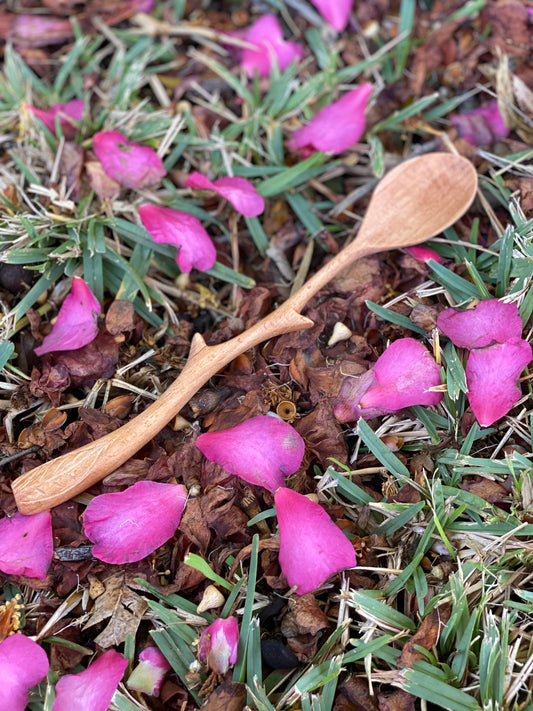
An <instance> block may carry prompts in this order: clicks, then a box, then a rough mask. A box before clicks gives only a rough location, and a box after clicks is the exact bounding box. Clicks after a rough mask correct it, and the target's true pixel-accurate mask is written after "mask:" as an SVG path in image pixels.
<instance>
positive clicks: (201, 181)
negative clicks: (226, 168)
mask: <svg viewBox="0 0 533 711" xmlns="http://www.w3.org/2000/svg"><path fill="white" fill-rule="evenodd" d="M185 185H186V186H187V187H188V188H197V189H198V190H214V191H215V192H216V193H218V194H219V195H221V196H222V197H223V198H226V200H228V202H230V203H231V204H232V205H233V207H234V208H235V209H236V210H237V212H240V213H241V214H242V215H245V216H246V217H257V215H260V214H261V213H262V212H263V210H264V209H265V200H264V198H262V197H261V195H259V193H258V192H257V190H256V189H255V188H254V186H253V185H252V183H250V181H249V180H246V179H245V178H231V177H229V178H219V179H218V180H214V181H211V180H209V179H208V178H206V176H205V175H202V174H201V173H196V172H194V173H191V174H190V175H189V177H188V178H187V180H186V181H185Z"/></svg>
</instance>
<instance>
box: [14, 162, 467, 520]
mask: <svg viewBox="0 0 533 711" xmlns="http://www.w3.org/2000/svg"><path fill="white" fill-rule="evenodd" d="M476 187H477V175H476V171H475V169H474V167H473V166H472V165H471V163H469V162H468V161H467V160H466V159H464V158H461V157H460V156H456V155H452V154H449V153H429V154H427V155H425V156H421V157H418V158H413V159H411V160H408V161H405V162H404V163H402V164H400V165H399V166H397V167H396V168H394V169H393V170H391V171H390V173H388V174H387V175H386V176H385V177H384V178H383V180H382V181H381V182H380V183H379V184H378V186H377V188H376V190H375V191H374V194H373V196H372V199H371V201H370V204H369V206H368V210H367V213H366V216H365V219H364V221H363V222H362V224H361V226H360V228H359V232H358V235H357V239H356V240H354V241H353V242H352V243H351V244H350V245H349V246H348V247H345V248H344V249H343V250H342V251H341V252H339V254H337V255H336V256H335V257H334V258H333V259H332V260H331V261H329V262H328V263H327V264H326V265H325V266H323V267H322V269H320V270H319V271H318V272H317V273H316V274H315V275H314V276H313V277H311V279H309V281H308V282H307V283H305V284H304V285H303V286H302V287H301V288H300V289H299V290H298V291H297V292H296V293H295V294H293V295H292V296H291V297H290V298H289V299H288V300H287V301H285V302H284V303H283V304H282V305H281V306H280V307H279V308H277V309H276V310H275V311H273V312H272V313H271V314H269V315H268V316H266V317H265V318H263V319H262V320H261V321H259V322H258V323H256V324H255V325H254V326H252V327H251V328H248V329H247V330H246V331H244V332H243V333H241V334H240V335H238V336H235V337H234V338H232V339H231V340H229V341H226V342H225V343H220V344H219V345H216V346H207V345H206V343H205V341H204V339H203V338H202V336H201V335H200V334H199V333H197V334H195V335H194V337H193V339H192V343H191V351H190V354H189V358H188V360H187V363H186V364H185V367H184V368H183V371H182V372H181V373H180V375H179V377H178V378H177V379H176V380H175V381H174V382H173V383H172V385H171V386H170V387H169V389H168V390H167V391H166V392H165V393H163V395H161V397H160V398H159V399H158V400H157V401H156V402H154V403H153V404H152V405H150V407H148V408H147V409H146V410H145V411H144V412H142V413H141V414H140V415H138V416H137V417H135V418H134V419H132V420H131V421H130V422H128V423H126V424H125V425H123V426H122V427H120V428H119V429H118V430H115V431H114V432H111V433H110V434H107V435H105V437H102V438H100V439H98V440H96V441H94V442H91V443H90V444H87V445H85V446H84V447H81V448H80V449H78V450H75V451H73V452H69V453H68V454H64V455H62V456H61V457H58V458H57V459H52V460H51V461H49V462H47V463H46V464H42V465H41V466H39V467H36V468H35V469H32V470H31V471H29V472H27V473H26V474H23V475H22V476H21V477H19V478H18V479H16V480H15V481H14V482H13V493H14V494H15V499H16V502H17V505H18V508H19V510H20V511H21V512H22V513H23V514H33V513H37V512H39V511H44V510H45V509H49V508H51V507H52V506H57V505H58V504H60V503H62V502H63V501H67V500H68V499H70V498H72V497H73V496H76V495H77V494H79V493H81V492H82V491H84V490H85V489H87V488H89V487H90V486H92V485H93V484H95V483H96V482H98V481H100V480H101V479H103V478H104V477H105V476H106V475H107V474H109V473H110V472H112V471H113V470H115V469H116V468H117V467H119V466H120V465H121V464H123V463H124V462H125V461H126V460H127V459H129V458H130V457H131V456H132V455H133V454H135V452H137V451H138V450H139V449H140V448H141V447H143V446H144V445H145V444H147V443H148V442H149V441H150V440H151V439H153V437H155V435H156V434H157V433H158V432H159V431H160V430H161V429H162V428H163V427H164V426H165V425H166V424H167V423H168V422H169V421H170V420H171V419H172V418H173V417H174V416H175V415H176V414H177V413H178V412H179V411H180V410H181V409H182V408H183V407H184V406H185V405H186V404H187V402H188V401H189V399H190V398H191V397H192V396H193V395H194V394H195V393H196V392H197V391H198V390H199V388H201V387H202V385H203V384H204V383H206V382H207V381H208V380H209V378H211V377H212V376H213V375H215V374H216V373H218V372H219V371H220V370H221V369H222V368H224V367H225V366H226V365H227V364H228V363H230V362H231V361H232V360H233V359H234V358H236V357H237V356H238V355H240V354H241V353H243V352H244V351H247V350H248V349H249V348H253V347H254V346H256V345H258V344H259V343H262V342H263V341H266V340H268V339H269V338H273V337H274V336H279V335H280V334H282V333H289V332H291V331H298V330H300V329H305V328H309V327H310V326H312V325H313V322H312V321H311V320H310V319H308V318H306V317H305V316H302V315H301V314H300V313H299V312H300V311H301V309H302V308H303V307H304V306H305V304H306V303H307V301H308V300H309V299H310V298H311V297H312V296H313V295H314V294H316V293H317V291H319V290H320V289H321V288H322V287H323V286H324V285H325V284H327V283H328V282H329V281H330V280H331V279H333V277H335V276H336V275H337V274H339V272H341V271H342V270H343V269H345V268H346V267H347V266H348V265H350V264H352V262H354V261H355V260H356V259H359V257H363V256H367V255H369V254H374V253H376V252H382V251H386V250H389V249H395V248H397V247H407V246H411V245H415V244H419V243H420V242H423V241H424V240H426V239H429V238H430V237H433V236H434V235H436V234H438V233H439V232H442V230H444V229H446V227H449V226H450V225H451V224H453V223H454V222H455V221H456V220H457V219H458V218H459V217H461V215H463V213H464V212H465V211H466V210H467V209H468V207H469V206H470V204H471V202H472V200H473V199H474V195H475V192H476Z"/></svg>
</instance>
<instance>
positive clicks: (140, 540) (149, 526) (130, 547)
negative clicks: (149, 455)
mask: <svg viewBox="0 0 533 711" xmlns="http://www.w3.org/2000/svg"><path fill="white" fill-rule="evenodd" d="M186 501H187V491H186V489H185V487H184V486H182V485H181V484H177V485H175V484H161V483H159V482H155V481H138V482H137V483H136V484H134V485H133V486H130V487H129V488H127V489H126V490H125V491H120V492H117V493H113V494H102V495H101V496H95V497H94V499H93V500H92V501H91V503H90V504H89V505H88V506H87V508H86V509H85V512H84V514H83V527H84V530H85V535H86V536H87V538H88V539H89V540H90V541H92V542H93V543H94V544H95V545H94V548H93V555H94V557H95V558H99V559H100V560H103V561H105V562H106V563H133V562H134V561H136V560H141V558H144V557H145V556H147V555H149V554H150V553H151V552H152V551H155V549H156V548H159V546H162V545H163V543H165V542H166V541H168V539H169V538H172V536H173V535H174V533H175V531H176V528H177V527H178V526H179V522H180V520H181V515H182V513H183V509H184V508H185V502H186Z"/></svg>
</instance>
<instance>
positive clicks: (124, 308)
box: [105, 299, 135, 336]
mask: <svg viewBox="0 0 533 711" xmlns="http://www.w3.org/2000/svg"><path fill="white" fill-rule="evenodd" d="M105 327H106V330H107V331H108V332H109V333H110V334H111V335H112V336H116V335H117V334H119V333H125V332H126V331H133V329H134V328H135V308H134V306H133V304H132V303H131V301H126V300H125V299H115V301H113V303H112V304H111V306H110V307H109V308H108V310H107V313H106V316H105Z"/></svg>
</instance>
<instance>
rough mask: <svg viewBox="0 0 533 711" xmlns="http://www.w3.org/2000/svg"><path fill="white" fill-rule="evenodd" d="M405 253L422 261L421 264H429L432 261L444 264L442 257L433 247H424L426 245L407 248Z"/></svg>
mask: <svg viewBox="0 0 533 711" xmlns="http://www.w3.org/2000/svg"><path fill="white" fill-rule="evenodd" d="M405 251H406V252H408V254H410V255H411V256H412V257H414V258H415V259H420V261H421V262H429V260H430V259H432V260H433V261H434V262H437V263H438V264H442V257H441V256H440V254H439V253H438V252H435V250H434V249H431V247H424V245H422V244H419V245H417V246H415V247H406V248H405Z"/></svg>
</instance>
